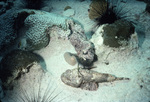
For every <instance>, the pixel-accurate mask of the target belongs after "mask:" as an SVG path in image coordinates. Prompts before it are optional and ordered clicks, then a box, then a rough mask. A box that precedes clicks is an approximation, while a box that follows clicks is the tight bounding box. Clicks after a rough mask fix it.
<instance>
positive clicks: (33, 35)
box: [20, 12, 67, 50]
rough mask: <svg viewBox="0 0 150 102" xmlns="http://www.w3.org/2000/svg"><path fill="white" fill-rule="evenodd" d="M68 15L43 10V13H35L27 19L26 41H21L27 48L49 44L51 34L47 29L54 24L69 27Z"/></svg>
mask: <svg viewBox="0 0 150 102" xmlns="http://www.w3.org/2000/svg"><path fill="white" fill-rule="evenodd" d="M66 20H67V18H66V17H62V16H59V15H56V14H52V13H47V12H43V13H41V14H33V15H30V16H28V17H27V18H26V19H25V21H24V22H25V26H24V29H26V30H25V41H24V40H23V41H21V43H24V42H25V43H26V44H22V45H23V46H20V47H21V48H25V49H26V50H39V49H41V48H43V47H45V46H47V45H48V43H49V40H50V36H49V35H48V33H47V32H46V29H47V28H49V27H52V26H55V25H56V26H59V27H61V28H63V29H67V24H66Z"/></svg>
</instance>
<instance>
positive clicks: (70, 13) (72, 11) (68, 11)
mask: <svg viewBox="0 0 150 102" xmlns="http://www.w3.org/2000/svg"><path fill="white" fill-rule="evenodd" d="M63 15H64V16H67V17H71V16H74V15H75V11H74V10H73V9H68V10H66V11H64V12H63Z"/></svg>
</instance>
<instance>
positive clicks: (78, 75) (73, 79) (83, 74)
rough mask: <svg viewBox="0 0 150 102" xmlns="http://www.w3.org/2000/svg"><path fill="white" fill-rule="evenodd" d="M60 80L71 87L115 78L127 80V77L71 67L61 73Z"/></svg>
mask: <svg viewBox="0 0 150 102" xmlns="http://www.w3.org/2000/svg"><path fill="white" fill-rule="evenodd" d="M61 80H62V81H63V82H64V83H65V84H67V85H69V86H72V87H80V86H83V85H82V84H84V83H85V82H86V83H91V82H93V83H102V82H113V81H117V80H129V78H124V77H115V76H113V75H111V74H106V73H99V72H96V71H93V70H88V69H79V72H78V69H77V68H75V69H72V70H70V69H69V70H67V71H66V72H64V73H63V74H62V75H61Z"/></svg>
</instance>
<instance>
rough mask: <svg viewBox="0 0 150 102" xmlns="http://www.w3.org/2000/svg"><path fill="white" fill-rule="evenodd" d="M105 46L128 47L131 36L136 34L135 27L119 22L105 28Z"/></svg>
mask: <svg viewBox="0 0 150 102" xmlns="http://www.w3.org/2000/svg"><path fill="white" fill-rule="evenodd" d="M103 30H104V32H103V35H102V36H103V39H104V42H103V43H104V44H105V45H108V46H110V47H119V46H123V45H127V43H128V42H127V41H128V40H129V38H130V36H131V34H133V33H134V26H133V25H132V24H131V23H130V22H127V21H123V20H117V21H116V22H114V23H113V24H108V25H106V26H104V28H103Z"/></svg>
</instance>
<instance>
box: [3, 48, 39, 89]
mask: <svg viewBox="0 0 150 102" xmlns="http://www.w3.org/2000/svg"><path fill="white" fill-rule="evenodd" d="M35 62H37V63H39V62H40V57H39V56H37V55H36V54H34V53H31V52H28V51H22V50H14V51H12V52H10V53H8V54H7V55H5V56H4V57H3V58H2V60H1V63H0V64H1V67H2V68H1V71H0V78H1V80H2V82H3V85H4V87H5V88H6V89H7V88H8V89H10V88H12V86H11V84H12V83H13V81H14V80H16V79H18V78H20V77H21V75H22V74H24V73H28V72H29V71H30V67H31V66H32V65H33V64H34V63H35Z"/></svg>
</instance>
